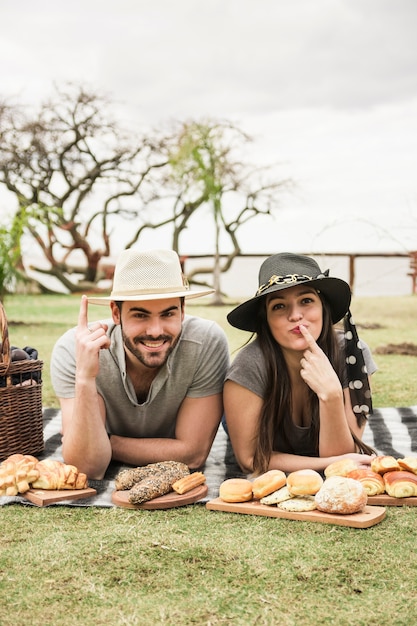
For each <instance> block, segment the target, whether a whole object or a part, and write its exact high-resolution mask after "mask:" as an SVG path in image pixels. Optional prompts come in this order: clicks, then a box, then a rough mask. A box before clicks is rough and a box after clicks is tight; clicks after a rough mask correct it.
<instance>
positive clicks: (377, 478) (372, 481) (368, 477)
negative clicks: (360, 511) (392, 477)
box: [347, 468, 385, 496]
mask: <svg viewBox="0 0 417 626" xmlns="http://www.w3.org/2000/svg"><path fill="white" fill-rule="evenodd" d="M347 477H348V478H353V479H354V480H359V482H361V483H362V485H363V487H364V489H365V491H366V493H367V494H368V496H378V495H379V494H381V493H384V491H385V484H384V479H383V478H382V476H381V474H377V473H376V472H373V471H372V470H371V469H367V468H359V469H356V470H353V471H352V472H349V474H348V475H347Z"/></svg>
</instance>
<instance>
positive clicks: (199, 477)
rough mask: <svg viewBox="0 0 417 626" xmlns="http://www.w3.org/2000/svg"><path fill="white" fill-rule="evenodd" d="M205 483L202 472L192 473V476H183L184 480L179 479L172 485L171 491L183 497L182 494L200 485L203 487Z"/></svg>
mask: <svg viewBox="0 0 417 626" xmlns="http://www.w3.org/2000/svg"><path fill="white" fill-rule="evenodd" d="M205 482H206V477H205V476H204V474H203V473H202V472H193V473H192V474H188V475H187V476H184V478H180V479H179V480H176V481H175V483H173V485H172V489H173V490H174V491H176V492H177V493H179V494H180V495H183V494H184V493H188V492H189V491H191V489H194V488H195V487H199V486H200V485H204V483H205Z"/></svg>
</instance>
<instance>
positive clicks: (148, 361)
mask: <svg viewBox="0 0 417 626" xmlns="http://www.w3.org/2000/svg"><path fill="white" fill-rule="evenodd" d="M122 337H123V343H124V345H125V348H127V350H129V352H130V353H131V354H133V356H135V357H136V358H137V360H138V361H139V362H140V363H142V365H144V366H145V367H150V368H160V367H162V366H163V365H165V363H166V362H167V360H168V357H169V355H170V354H171V353H172V352H173V350H174V349H175V346H176V345H177V343H178V341H179V338H180V335H178V336H177V337H175V338H174V339H173V338H172V336H171V335H159V337H148V336H147V335H139V336H137V337H134V338H133V340H132V341H131V340H130V339H129V338H128V337H127V336H126V335H125V333H124V332H123V327H122ZM146 341H169V342H170V344H169V345H168V348H166V350H165V351H164V352H160V351H158V352H149V351H146V352H145V353H144V352H142V351H140V350H139V349H138V348H137V345H141V344H142V343H143V342H146Z"/></svg>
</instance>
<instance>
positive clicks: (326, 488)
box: [315, 476, 368, 515]
mask: <svg viewBox="0 0 417 626" xmlns="http://www.w3.org/2000/svg"><path fill="white" fill-rule="evenodd" d="M315 500H316V505H317V508H318V509H319V511H323V512H324V513H340V514H342V515H350V514H351V513H357V512H358V511H361V510H362V509H363V507H364V506H365V505H366V503H367V501H368V496H367V493H366V491H365V489H364V487H363V485H362V483H360V482H359V481H358V480H354V479H353V478H347V477H346V476H330V478H326V480H325V481H324V483H323V486H322V487H321V489H320V490H319V491H318V492H317V493H316V496H315Z"/></svg>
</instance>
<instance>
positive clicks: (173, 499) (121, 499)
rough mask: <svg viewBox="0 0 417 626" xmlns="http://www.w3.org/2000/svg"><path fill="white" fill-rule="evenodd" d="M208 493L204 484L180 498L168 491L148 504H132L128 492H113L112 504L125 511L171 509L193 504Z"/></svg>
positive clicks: (173, 492)
mask: <svg viewBox="0 0 417 626" xmlns="http://www.w3.org/2000/svg"><path fill="white" fill-rule="evenodd" d="M207 493H208V487H207V485H206V484H204V485H199V486H198V487H194V489H191V490H190V491H187V493H184V494H183V495H182V496H180V495H179V494H178V493H176V492H175V491H170V492H169V493H167V494H165V495H164V496H159V497H158V498H154V499H153V500H148V502H142V504H132V503H131V502H129V494H130V490H126V491H113V493H112V497H111V499H112V502H113V504H115V505H116V506H121V507H124V508H126V509H146V510H148V511H153V510H156V509H173V508H175V507H177V506H185V505H186V504H193V503H194V502H198V500H201V499H202V498H204V497H205V496H206V495H207Z"/></svg>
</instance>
